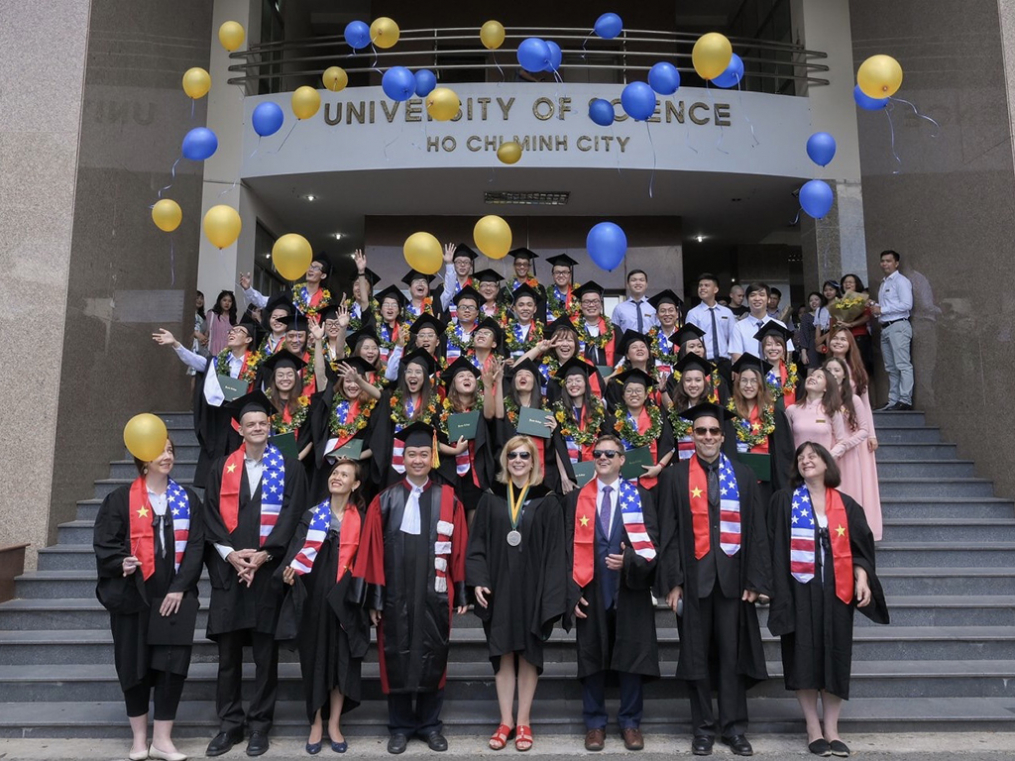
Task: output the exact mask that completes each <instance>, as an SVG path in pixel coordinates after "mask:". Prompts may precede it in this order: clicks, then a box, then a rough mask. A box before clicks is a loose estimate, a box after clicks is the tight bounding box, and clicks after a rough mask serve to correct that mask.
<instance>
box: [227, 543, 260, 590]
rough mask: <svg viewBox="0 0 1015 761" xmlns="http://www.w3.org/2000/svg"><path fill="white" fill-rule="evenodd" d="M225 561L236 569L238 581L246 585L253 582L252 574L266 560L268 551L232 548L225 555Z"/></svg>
mask: <svg viewBox="0 0 1015 761" xmlns="http://www.w3.org/2000/svg"><path fill="white" fill-rule="evenodd" d="M226 561H227V562H228V563H229V565H231V566H232V567H233V568H235V569H236V574H237V576H239V577H240V582H241V583H243V584H246V585H247V586H248V587H249V586H250V585H251V584H253V583H254V574H255V573H257V569H258V568H260V567H261V566H262V565H264V564H265V563H266V562H267V561H268V553H267V552H265V551H264V550H254V549H245V550H233V551H232V552H230V553H229V554H228V555H227V556H226Z"/></svg>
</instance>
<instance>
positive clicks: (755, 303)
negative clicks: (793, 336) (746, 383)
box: [729, 283, 794, 362]
mask: <svg viewBox="0 0 1015 761" xmlns="http://www.w3.org/2000/svg"><path fill="white" fill-rule="evenodd" d="M768 294H769V287H768V286H767V285H766V284H765V283H751V284H750V285H748V286H747V304H748V306H750V308H751V312H750V314H748V315H745V316H744V317H743V318H741V320H740V321H739V322H737V323H736V325H734V327H733V333H732V335H731V337H730V347H729V350H730V358H731V359H732V360H733V362H736V361H737V360H738V359H740V355H741V354H753V355H754V356H756V357H760V356H762V355H763V352H762V350H761V341H759V340H758V339H757V338H755V334H756V333H757V332H758V331H759V330H760V329H761V327H762V326H763V325H767V324H768V323H770V322H774V323H776V324H777V325H781V326H782V327H784V328H785V327H786V325H785V323H783V322H781V321H780V320H777V319H775V318H774V317H772V316H770V315H769V314H768ZM793 349H794V347H793V342H792V341H787V342H786V351H787V354H790V353H792V352H793Z"/></svg>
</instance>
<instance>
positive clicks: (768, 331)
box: [754, 320, 793, 343]
mask: <svg viewBox="0 0 1015 761" xmlns="http://www.w3.org/2000/svg"><path fill="white" fill-rule="evenodd" d="M766 336H777V337H781V338H782V341H783V343H786V342H787V341H789V340H790V339H791V338H793V331H792V330H790V329H789V328H787V327H786V326H785V325H780V324H779V323H778V322H776V321H775V320H769V321H768V322H766V323H765V324H764V325H762V326H761V327H760V328H758V332H757V333H755V334H754V340H755V341H764V340H765V337H766Z"/></svg>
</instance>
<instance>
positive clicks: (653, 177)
mask: <svg viewBox="0 0 1015 761" xmlns="http://www.w3.org/2000/svg"><path fill="white" fill-rule="evenodd" d="M645 132H647V133H648V144H649V146H650V147H651V148H652V174H650V175H649V179H648V197H649V198H652V186H653V185H654V184H655V181H656V146H655V143H653V142H652V130H651V129H649V126H648V121H646V122H645Z"/></svg>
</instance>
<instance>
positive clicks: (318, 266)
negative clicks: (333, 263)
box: [307, 264, 324, 272]
mask: <svg viewBox="0 0 1015 761" xmlns="http://www.w3.org/2000/svg"><path fill="white" fill-rule="evenodd" d="M311 270H313V271H316V272H324V265H323V264H311V265H310V266H309V267H307V272H310V271H311Z"/></svg>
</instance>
